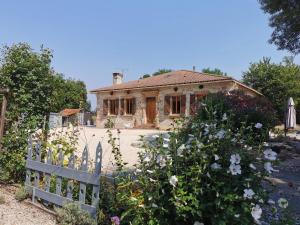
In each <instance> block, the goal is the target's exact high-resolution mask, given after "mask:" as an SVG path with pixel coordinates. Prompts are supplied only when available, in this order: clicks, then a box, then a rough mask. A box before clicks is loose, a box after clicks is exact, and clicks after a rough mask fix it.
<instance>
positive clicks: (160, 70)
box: [140, 69, 172, 79]
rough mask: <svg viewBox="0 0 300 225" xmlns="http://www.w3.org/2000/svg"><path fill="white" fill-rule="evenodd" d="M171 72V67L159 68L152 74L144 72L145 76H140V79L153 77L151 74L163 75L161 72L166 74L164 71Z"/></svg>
mask: <svg viewBox="0 0 300 225" xmlns="http://www.w3.org/2000/svg"><path fill="white" fill-rule="evenodd" d="M169 72H172V70H170V69H159V70H157V71H156V72H154V73H153V74H152V75H150V74H148V73H146V74H144V75H143V76H141V77H140V79H144V78H148V77H151V76H158V75H161V74H164V73H169Z"/></svg>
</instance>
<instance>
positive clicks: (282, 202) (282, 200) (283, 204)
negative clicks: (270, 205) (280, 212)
mask: <svg viewBox="0 0 300 225" xmlns="http://www.w3.org/2000/svg"><path fill="white" fill-rule="evenodd" d="M278 205H279V207H280V208H283V209H286V208H287V207H288V205H289V203H288V201H287V200H286V199H285V198H280V199H278Z"/></svg>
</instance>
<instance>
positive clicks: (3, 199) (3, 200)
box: [0, 194, 5, 205]
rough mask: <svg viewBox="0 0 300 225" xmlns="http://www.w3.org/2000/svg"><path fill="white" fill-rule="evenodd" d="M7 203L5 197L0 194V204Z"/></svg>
mask: <svg viewBox="0 0 300 225" xmlns="http://www.w3.org/2000/svg"><path fill="white" fill-rule="evenodd" d="M2 204H5V197H4V196H3V195H1V194H0V205H2Z"/></svg>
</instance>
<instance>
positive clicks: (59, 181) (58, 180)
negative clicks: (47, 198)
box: [55, 147, 64, 195]
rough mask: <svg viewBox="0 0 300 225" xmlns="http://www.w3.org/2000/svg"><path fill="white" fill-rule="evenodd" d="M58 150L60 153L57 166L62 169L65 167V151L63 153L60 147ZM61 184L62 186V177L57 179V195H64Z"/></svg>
mask: <svg viewBox="0 0 300 225" xmlns="http://www.w3.org/2000/svg"><path fill="white" fill-rule="evenodd" d="M58 149H59V153H58V162H57V165H58V166H60V167H63V163H64V154H63V151H62V149H61V147H59V148H58ZM61 184H62V177H61V176H57V178H56V189H55V193H56V194H57V195H62V192H61Z"/></svg>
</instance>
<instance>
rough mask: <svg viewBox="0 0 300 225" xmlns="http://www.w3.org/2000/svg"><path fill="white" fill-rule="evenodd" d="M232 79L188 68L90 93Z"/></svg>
mask: <svg viewBox="0 0 300 225" xmlns="http://www.w3.org/2000/svg"><path fill="white" fill-rule="evenodd" d="M225 80H233V79H232V78H230V77H224V76H217V75H211V74H205V73H200V72H195V71H189V70H178V71H172V72H169V73H164V74H161V75H158V76H152V77H148V78H144V79H140V80H134V81H129V82H124V83H122V84H115V85H112V86H108V87H103V88H98V89H95V90H92V91H91V92H92V93H95V92H101V91H113V90H123V89H137V88H151V87H157V86H168V85H177V84H178V85H179V84H190V83H205V82H213V81H225Z"/></svg>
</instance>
